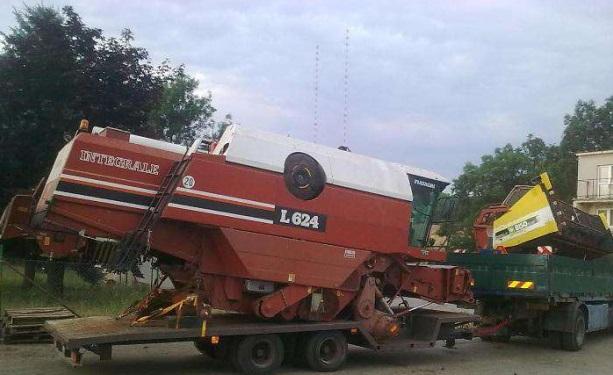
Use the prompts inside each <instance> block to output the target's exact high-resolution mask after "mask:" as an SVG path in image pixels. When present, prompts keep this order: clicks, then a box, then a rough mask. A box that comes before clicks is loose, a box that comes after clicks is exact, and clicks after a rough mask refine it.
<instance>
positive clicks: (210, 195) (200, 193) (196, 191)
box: [177, 187, 275, 208]
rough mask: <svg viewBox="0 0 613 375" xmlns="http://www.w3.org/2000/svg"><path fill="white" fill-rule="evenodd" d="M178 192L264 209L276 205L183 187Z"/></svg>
mask: <svg viewBox="0 0 613 375" xmlns="http://www.w3.org/2000/svg"><path fill="white" fill-rule="evenodd" d="M177 191H181V192H186V193H194V194H197V195H202V196H203V197H210V198H220V199H225V200H229V201H233V202H238V203H246V204H251V205H254V206H260V207H264V208H275V205H274V204H270V203H262V202H257V201H252V200H249V199H243V198H237V197H231V196H229V195H222V194H215V193H210V192H208V191H202V190H192V189H186V188H182V187H178V188H177Z"/></svg>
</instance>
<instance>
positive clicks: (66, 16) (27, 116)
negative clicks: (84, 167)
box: [0, 5, 231, 205]
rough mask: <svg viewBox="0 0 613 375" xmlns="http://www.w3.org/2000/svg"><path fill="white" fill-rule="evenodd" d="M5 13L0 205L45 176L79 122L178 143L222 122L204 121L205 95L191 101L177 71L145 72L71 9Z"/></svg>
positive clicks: (137, 54)
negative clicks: (9, 21)
mask: <svg viewBox="0 0 613 375" xmlns="http://www.w3.org/2000/svg"><path fill="white" fill-rule="evenodd" d="M14 14H15V18H16V25H15V26H14V27H12V28H11V29H10V30H9V31H8V32H7V33H6V34H0V39H1V43H2V49H0V132H1V137H0V156H1V158H0V170H1V171H2V173H0V205H4V204H5V203H6V202H7V200H8V198H9V197H10V196H11V195H12V194H14V193H15V191H17V190H20V189H29V188H31V187H32V186H33V185H34V184H36V182H38V180H39V179H40V178H41V177H42V176H44V175H45V174H46V173H47V172H48V170H49V169H50V167H51V165H52V163H53V160H54V159H55V157H56V155H57V152H58V151H59V149H60V148H61V147H62V146H63V145H64V143H65V138H66V137H70V136H72V135H73V134H74V132H75V130H76V128H77V126H78V124H79V121H80V120H81V119H83V118H86V119H88V120H89V121H90V124H91V125H92V126H112V127H115V128H119V129H124V130H128V131H130V132H132V133H134V134H139V135H142V136H147V137H153V138H162V139H165V140H168V141H171V142H177V143H189V142H190V141H191V140H192V139H193V138H194V137H195V136H196V134H197V133H198V132H200V131H201V130H202V129H204V128H206V127H210V128H211V129H212V130H211V131H212V132H213V133H215V132H217V131H218V129H219V128H220V127H223V126H224V124H225V123H226V121H224V122H222V123H220V124H215V123H214V122H213V120H212V115H213V113H214V112H215V108H213V106H212V104H211V94H210V93H209V94H208V95H205V96H203V97H201V96H198V95H197V89H198V81H197V80H196V79H194V78H192V77H190V76H188V75H187V74H186V73H185V70H184V68H183V66H180V67H179V68H177V69H174V70H173V69H172V68H171V67H169V66H168V64H166V63H163V64H162V65H161V66H158V67H154V66H153V65H152V64H151V62H150V60H149V53H148V51H147V50H145V49H144V48H139V47H135V46H134V45H133V44H132V43H133V41H134V36H133V34H132V33H131V31H130V30H128V29H125V30H124V31H123V32H122V33H121V35H120V36H119V37H117V38H114V37H106V36H104V35H103V33H102V30H100V29H97V28H90V27H88V26H86V25H85V24H84V23H83V21H82V20H81V18H80V17H79V15H78V14H77V13H75V12H74V10H73V9H72V8H71V7H64V8H62V10H61V11H58V10H56V9H55V8H53V7H46V6H43V5H37V6H33V7H29V6H24V8H23V9H22V10H16V11H15V12H14ZM230 122H231V119H230Z"/></svg>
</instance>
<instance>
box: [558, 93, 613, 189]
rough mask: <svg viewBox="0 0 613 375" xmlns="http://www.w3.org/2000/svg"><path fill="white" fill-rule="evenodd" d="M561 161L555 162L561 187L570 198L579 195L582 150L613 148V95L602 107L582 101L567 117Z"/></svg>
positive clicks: (565, 118)
mask: <svg viewBox="0 0 613 375" xmlns="http://www.w3.org/2000/svg"><path fill="white" fill-rule="evenodd" d="M564 125H565V129H564V135H563V137H562V141H561V142H560V149H559V162H558V163H557V164H555V165H554V166H553V172H552V173H553V174H554V176H555V177H556V179H555V180H554V182H556V183H557V184H556V186H557V188H556V189H557V191H558V193H559V195H560V196H561V197H562V198H563V199H566V200H569V199H571V198H572V197H573V196H574V195H575V189H576V186H577V185H576V184H577V158H576V156H575V154H576V153H578V152H589V151H603V150H612V149H613V97H610V98H608V99H607V100H606V101H605V103H604V104H603V105H602V106H600V107H598V106H597V105H596V104H595V103H594V102H593V101H592V100H590V101H582V100H580V101H578V102H577V105H576V106H575V112H574V113H573V114H572V115H570V114H567V115H566V116H565V117H564Z"/></svg>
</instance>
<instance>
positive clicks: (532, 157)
mask: <svg viewBox="0 0 613 375" xmlns="http://www.w3.org/2000/svg"><path fill="white" fill-rule="evenodd" d="M556 149H557V147H556V146H549V145H546V144H545V142H544V141H543V140H542V139H540V138H538V137H534V136H533V135H532V134H530V135H529V136H528V138H527V139H526V141H525V142H524V143H523V144H522V145H521V147H517V148H514V147H513V146H512V145H510V144H507V145H505V146H504V147H501V148H497V149H495V150H494V153H493V154H492V155H483V156H482V157H481V163H480V164H479V165H475V164H472V163H467V164H466V165H465V166H464V170H463V172H462V174H461V175H460V176H459V177H458V178H457V179H455V180H454V181H453V193H454V194H455V195H456V197H457V198H458V207H457V210H458V214H457V217H458V218H459V220H460V222H459V223H458V227H456V229H457V232H455V233H453V235H452V237H451V240H450V244H451V246H453V247H462V248H466V247H471V246H472V238H471V234H472V223H473V221H474V219H475V216H476V214H477V213H478V212H479V210H480V209H482V208H483V207H485V206H487V205H489V204H492V203H498V202H501V201H502V200H503V199H504V197H505V196H506V195H507V193H508V192H509V191H510V190H511V189H512V188H513V186H515V185H521V184H529V183H530V180H531V179H532V178H533V177H535V176H537V175H538V174H539V173H540V172H541V171H543V170H545V169H546V168H547V166H548V165H549V164H550V163H551V159H553V158H554V156H555V155H556ZM445 230H446V231H447V232H449V231H450V229H449V228H445Z"/></svg>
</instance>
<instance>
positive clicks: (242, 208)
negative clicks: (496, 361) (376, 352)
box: [2, 126, 472, 372]
mask: <svg viewBox="0 0 613 375" xmlns="http://www.w3.org/2000/svg"><path fill="white" fill-rule="evenodd" d="M82 130H84V131H80V132H79V133H78V134H77V135H76V137H75V138H74V139H72V140H71V141H70V142H69V143H68V144H67V145H66V146H65V147H64V148H63V149H62V150H61V151H60V152H59V154H58V157H57V159H56V161H55V164H54V166H53V168H52V170H51V173H50V174H49V176H48V178H47V179H46V182H45V185H44V188H42V189H39V190H42V191H39V192H37V193H34V195H33V196H29V197H27V196H19V197H16V198H15V199H14V201H13V202H12V204H11V205H9V207H8V208H7V211H6V212H5V214H4V217H5V220H4V223H3V234H2V235H3V237H4V238H6V237H7V236H20V235H21V236H23V235H27V236H30V237H35V238H36V239H37V242H38V245H39V247H40V249H41V251H42V252H43V253H45V254H46V255H47V256H49V257H63V256H70V255H73V254H78V256H79V257H80V258H81V259H82V260H86V261H89V262H92V263H97V264H101V265H103V267H105V268H106V269H107V270H110V271H117V272H124V271H129V270H133V269H135V267H137V266H138V264H139V262H141V261H142V260H143V259H145V258H153V259H155V261H156V262H157V264H158V265H159V267H160V269H161V270H162V271H163V273H164V274H165V275H166V276H167V277H168V278H169V279H170V280H171V281H172V283H173V285H174V286H175V289H174V290H172V291H168V290H160V289H155V290H154V291H152V293H151V294H150V295H149V296H147V297H146V298H145V299H144V300H143V301H141V302H140V303H138V304H136V305H135V306H133V307H132V309H130V311H129V312H130V313H131V314H130V316H131V317H132V320H131V326H143V325H148V324H153V322H154V321H156V320H159V319H156V318H162V317H163V316H166V319H169V316H172V317H173V319H174V321H175V322H176V327H182V326H183V325H182V324H181V320H182V318H183V321H187V319H186V317H188V316H189V317H194V318H196V319H197V320H198V322H200V323H199V324H201V325H202V326H201V328H202V329H201V330H200V331H199V333H201V335H199V336H204V337H208V336H209V335H207V334H206V332H205V329H206V326H207V321H208V322H209V323H208V324H209V328H210V329H213V327H214V324H213V322H214V320H215V318H214V317H213V316H212V315H214V314H211V310H212V309H219V310H224V311H233V312H238V313H242V314H243V315H246V316H252V317H253V316H256V317H259V318H261V319H259V321H267V322H271V321H272V322H276V323H274V324H273V325H274V327H285V328H274V327H269V328H268V330H267V331H266V332H267V333H271V332H273V333H274V332H277V331H275V329H277V330H278V329H287V327H299V328H294V332H298V331H302V330H307V331H316V332H317V331H319V330H320V329H319V328H313V327H319V326H316V325H311V326H309V323H308V322H317V323H316V324H320V325H321V324H323V323H321V322H338V321H341V320H342V321H344V322H351V323H346V324H349V325H348V326H347V327H345V329H348V327H349V328H351V327H353V328H354V330H353V331H356V330H358V329H359V331H360V332H361V333H360V335H358V336H360V337H361V338H359V339H358V338H355V340H353V341H355V342H356V343H358V344H359V343H360V342H361V343H362V345H363V346H370V347H377V348H381V347H382V345H383V344H382V343H383V342H386V340H390V341H393V340H391V339H393V338H398V337H405V338H407V337H409V336H411V335H413V336H411V337H412V338H415V337H416V336H415V334H416V333H415V332H416V329H417V328H419V329H422V330H423V329H425V328H424V327H412V328H411V329H412V331H411V332H412V333H411V334H409V333H406V332H404V331H403V329H404V328H405V327H408V326H409V325H411V324H410V322H411V319H417V317H418V316H419V314H418V312H419V310H418V308H419V307H420V306H410V305H409V304H408V303H406V301H405V300H404V297H416V298H421V299H424V300H427V301H430V302H434V303H446V302H452V303H455V302H471V301H472V294H471V292H470V290H469V289H470V285H471V282H472V278H471V275H470V273H469V272H468V271H466V270H464V269H462V268H459V267H454V266H443V265H437V264H433V263H436V262H441V261H444V260H445V253H444V252H443V251H440V250H434V249H428V248H427V246H426V245H427V241H428V237H429V230H430V225H431V216H432V212H433V209H434V206H435V204H436V200H437V197H438V195H439V193H440V192H441V191H442V190H443V189H444V187H445V186H446V185H447V184H448V182H447V181H446V180H445V179H444V178H442V177H441V176H439V175H438V174H435V173H433V172H429V171H425V170H421V169H416V168H410V167H407V166H402V165H399V164H394V163H389V162H384V161H381V160H377V159H373V158H370V157H366V156H362V155H358V154H354V153H351V152H349V151H344V150H339V149H334V148H329V147H324V146H321V145H317V144H312V143H308V142H303V141H298V140H295V139H292V138H289V137H285V136H280V135H275V134H270V133H266V132H261V131H254V130H248V129H244V128H239V127H236V126H231V127H230V128H228V129H227V130H226V131H225V133H224V134H223V136H222V137H221V139H220V140H219V142H217V143H216V144H212V145H203V144H201V141H196V142H195V143H194V145H192V147H190V148H187V147H184V146H180V145H175V144H171V143H166V142H161V141H156V140H152V139H147V138H143V137H138V136H135V135H131V134H129V133H127V132H124V131H121V130H117V129H112V128H94V129H93V131H91V132H88V131H86V130H85V129H82ZM207 146H208V147H207ZM203 149H206V150H203ZM25 211H27V212H28V215H24V212H25ZM399 299H402V300H403V301H404V302H405V303H404V304H402V305H394V304H393V301H396V300H399ZM456 318H457V317H456ZM437 319H438V320H436V322H438V326H436V327H437V328H436V332H434V341H436V339H440V338H441V337H442V338H445V339H451V338H452V337H451V336H449V335H451V333H450V332H447V333H446V334H447V335H448V336H443V335H442V333H440V332H439V328H441V319H440V317H438V318H437ZM471 319H472V318H467V317H463V318H461V319H459V321H460V323H461V322H466V321H470V320H471ZM279 322H287V323H279ZM446 322H447V323H445V324H451V326H453V325H454V324H459V323H458V320H457V319H456V320H454V319H449V317H448V319H447V321H446ZM292 323H293V324H294V325H292ZM283 324H286V325H283ZM288 324H289V325H288ZM415 324H416V323H415ZM300 327H302V328H300ZM305 327H311V328H308V329H307V328H305ZM326 327H334V326H330V325H328V326H326ZM445 327H446V326H445ZM56 328H57V327H56ZM141 328H142V327H141ZM151 329H153V328H151ZM332 329H333V328H327V329H325V330H324V331H326V332H335V331H333V330H332ZM339 329H340V330H341V331H342V328H339ZM52 330H53V328H52ZM284 332H285V331H284ZM429 333H432V332H429ZM335 334H336V335H337V336H338V332H337V333H335ZM233 335H236V333H234V334H233ZM364 335H367V336H368V339H367V340H365V339H364ZM60 336H62V335H61V333H58V334H56V339H58V340H59V341H63V342H64V348H66V345H68V346H70V343H68V341H69V340H68V339H66V340H63V339H59V337H60ZM217 336H223V333H222V334H219V335H217ZM263 336H268V335H263ZM245 337H247V336H245ZM331 337H332V339H331V340H332V342H335V340H336V341H338V337H337V339H334V337H333V336H331ZM190 339H194V337H191V336H190ZM67 340H68V341H67ZM216 340H217V341H219V338H217V339H216ZM369 340H370V343H369V344H368V345H366V344H364V342H367V343H368V342H369ZM135 341H138V340H135ZM213 341H215V340H213ZM239 341H240V340H239ZM277 341H278V340H273V341H268V343H269V344H270V345H269V346H272V347H275V345H276V344H275V343H277ZM350 341H351V340H350ZM429 341H432V339H430V340H429ZM139 342H143V340H140V341H139ZM234 342H237V341H236V340H234ZM271 342H272V344H271ZM200 343H201V345H200V346H201V347H202V348H204V347H206V348H207V349H206V350H208V351H209V352H210V347H209V346H207V345H209V343H208V341H206V342H205V341H203V340H202V339H201V340H200ZM240 343H243V341H240ZM240 343H239V344H236V345H233V347H241V345H243V344H240ZM214 344H217V343H214ZM98 345H100V343H99V342H98ZM203 345H204V346H203ZM244 345H248V344H244ZM249 345H255V344H253V343H251V344H249ZM344 345H345V346H346V343H345V344H344ZM411 346H412V345H411ZM82 347H85V348H88V349H90V350H91V348H89V347H87V345H82ZM72 349H74V348H71V350H72ZM72 351H73V354H74V350H72ZM234 352H235V356H239V354H236V352H240V349H236V350H234ZM273 352H274V350H273ZM77 353H78V348H77ZM73 359H74V358H73ZM343 359H344V355H343ZM254 360H255V359H254ZM237 361H238V362H240V360H237ZM235 362H236V361H235ZM273 362H274V361H273ZM254 363H255V362H254ZM318 363H319V364H320V365H321V364H322V363H323V362H321V361H320V362H318ZM251 365H252V366H255V365H254V364H253V363H251ZM272 365H275V363H273V364H272ZM245 366H246V365H245ZM245 366H242V367H241V365H240V363H239V365H238V367H239V368H241V369H243V370H245V371H248V372H249V371H251V370H253V369H252V368H251V367H248V366H247V367H245ZM260 367H261V366H260ZM264 367H266V366H264ZM273 367H274V366H273ZM312 367H313V368H318V367H317V366H316V365H313V364H312ZM249 369H251V370H249ZM320 369H321V368H320ZM262 371H264V370H262Z"/></svg>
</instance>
